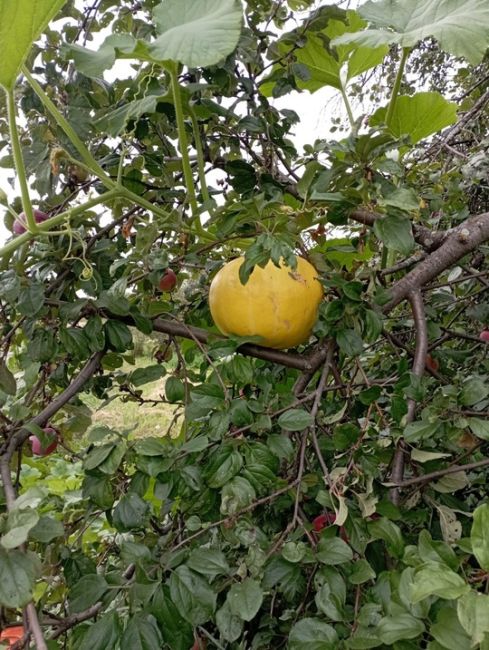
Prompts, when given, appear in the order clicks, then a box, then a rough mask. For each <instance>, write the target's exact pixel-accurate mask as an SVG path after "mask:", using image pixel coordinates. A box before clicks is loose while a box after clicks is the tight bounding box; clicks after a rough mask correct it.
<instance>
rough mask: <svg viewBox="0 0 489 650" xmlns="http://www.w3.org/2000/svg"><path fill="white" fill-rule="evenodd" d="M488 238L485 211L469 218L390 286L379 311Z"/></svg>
mask: <svg viewBox="0 0 489 650" xmlns="http://www.w3.org/2000/svg"><path fill="white" fill-rule="evenodd" d="M488 239H489V212H485V213H483V214H479V215H476V216H473V217H469V218H468V219H467V220H466V221H464V222H463V223H462V224H460V226H457V228H455V229H454V230H453V231H451V232H450V234H448V235H447V237H446V238H445V240H444V242H443V243H442V244H441V246H440V247H439V248H437V249H436V250H435V251H434V252H432V253H431V254H430V255H428V257H426V258H425V259H424V260H422V261H421V262H420V263H419V264H418V265H417V266H416V267H415V268H414V269H413V270H412V271H410V272H409V273H407V274H406V275H405V276H404V277H403V278H401V279H400V280H398V281H397V282H396V283H394V284H393V285H392V287H391V288H390V295H391V300H390V301H389V302H388V303H387V304H386V305H384V307H383V308H382V311H383V312H384V314H388V313H389V312H390V311H392V309H394V307H396V305H398V304H399V303H400V302H402V301H403V300H405V299H406V298H407V297H408V296H409V294H410V293H412V292H413V291H415V290H416V289H420V288H421V287H423V286H424V285H425V284H427V283H428V282H431V280H433V279H434V278H436V276H437V275H439V274H440V273H441V272H442V271H444V270H445V269H447V268H449V267H450V266H452V265H453V264H455V262H458V260H460V259H461V258H462V257H464V256H465V255H467V254H468V253H470V252H472V251H473V250H475V249H476V248H477V247H478V246H480V245H481V244H483V243H484V242H485V241H487V240H488Z"/></svg>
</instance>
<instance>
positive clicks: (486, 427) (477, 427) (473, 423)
mask: <svg viewBox="0 0 489 650" xmlns="http://www.w3.org/2000/svg"><path fill="white" fill-rule="evenodd" d="M467 422H468V423H469V427H470V430H471V431H472V433H473V434H474V436H477V437H478V438H481V439H482V440H489V420H482V419H481V418H467Z"/></svg>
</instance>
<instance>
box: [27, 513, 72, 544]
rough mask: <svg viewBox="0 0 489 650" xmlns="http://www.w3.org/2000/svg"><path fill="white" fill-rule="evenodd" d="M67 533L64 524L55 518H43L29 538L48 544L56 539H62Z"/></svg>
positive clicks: (32, 530)
mask: <svg viewBox="0 0 489 650" xmlns="http://www.w3.org/2000/svg"><path fill="white" fill-rule="evenodd" d="M64 533H65V529H64V528H63V524H62V523H61V522H60V521H58V520H57V519H53V517H47V516H44V517H41V518H40V519H39V521H38V522H37V524H36V525H35V526H34V528H32V529H31V531H30V533H29V537H31V538H32V539H35V540H37V541H38V542H42V543H43V544H48V543H49V542H51V541H52V540H53V539H55V538H56V537H62V536H63V535H64Z"/></svg>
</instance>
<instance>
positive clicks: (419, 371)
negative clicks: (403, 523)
mask: <svg viewBox="0 0 489 650" xmlns="http://www.w3.org/2000/svg"><path fill="white" fill-rule="evenodd" d="M409 302H410V303H411V308H412V310H413V316H414V325H415V329H416V348H415V353H414V361H413V368H412V373H413V375H415V376H416V377H422V376H423V373H424V369H425V365H426V354H427V353H428V329H427V326H426V315H425V311H424V303H423V298H422V295H421V291H420V290H419V289H417V290H416V291H413V292H412V293H410V294H409ZM415 411H416V401H415V400H414V399H412V398H411V399H409V400H408V411H407V415H406V424H409V423H410V422H412V421H413V420H414V414H415ZM408 456H409V451H408V448H407V447H406V443H405V442H404V439H403V438H399V440H398V441H397V445H396V450H395V452H394V458H393V461H392V471H391V481H392V482H393V483H396V485H398V484H399V483H402V480H403V478H404V467H405V464H406V458H407V457H408ZM390 498H391V501H392V502H393V503H394V504H395V505H399V501H400V490H399V487H394V488H393V489H392V490H391V492H390Z"/></svg>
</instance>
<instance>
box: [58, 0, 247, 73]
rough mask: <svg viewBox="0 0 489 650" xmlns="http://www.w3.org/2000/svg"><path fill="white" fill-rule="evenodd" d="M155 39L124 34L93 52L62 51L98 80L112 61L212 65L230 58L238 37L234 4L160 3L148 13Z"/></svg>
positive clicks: (229, 0)
mask: <svg viewBox="0 0 489 650" xmlns="http://www.w3.org/2000/svg"><path fill="white" fill-rule="evenodd" d="M153 17H154V21H155V23H156V31H157V33H158V36H157V38H156V40H154V41H152V42H151V43H150V42H148V41H144V40H138V41H136V40H135V39H134V38H133V37H132V36H131V35H129V34H113V35H111V36H109V37H108V38H106V40H105V41H104V43H103V44H102V45H101V47H100V48H99V50H98V51H93V50H89V49H87V48H84V47H80V46H78V45H69V46H66V47H65V48H64V52H65V54H66V56H67V57H71V58H73V59H74V60H75V65H76V67H77V69H78V70H79V71H80V72H82V73H83V74H85V75H87V76H91V77H98V76H100V75H101V74H102V72H103V71H104V70H107V69H108V68H111V67H112V65H113V64H114V61H115V59H116V58H124V59H139V60H141V61H154V62H160V63H161V62H163V61H176V62H179V63H183V64H184V65H187V66H189V67H191V68H197V67H206V66H210V65H215V64H216V63H218V62H219V61H221V60H222V59H224V58H225V57H226V56H228V55H229V54H231V52H232V51H233V50H234V48H235V47H236V45H237V43H238V39H239V36H240V33H241V20H242V8H241V5H240V3H239V2H238V1H237V0H164V1H163V2H161V3H160V4H159V5H158V6H157V7H155V9H154V11H153Z"/></svg>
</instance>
